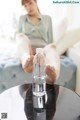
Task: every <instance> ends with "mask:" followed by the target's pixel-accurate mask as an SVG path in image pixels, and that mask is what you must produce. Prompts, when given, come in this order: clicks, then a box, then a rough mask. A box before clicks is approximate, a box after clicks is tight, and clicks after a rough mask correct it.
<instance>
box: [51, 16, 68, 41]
mask: <svg viewBox="0 0 80 120" xmlns="http://www.w3.org/2000/svg"><path fill="white" fill-rule="evenodd" d="M53 23H54V24H53V25H54V26H53V37H54V42H57V41H58V40H60V39H62V37H63V36H64V34H65V32H66V30H67V27H68V19H67V18H66V17H65V18H62V19H61V20H59V21H57V22H55V21H54V22H53Z"/></svg>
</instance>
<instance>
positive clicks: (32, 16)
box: [16, 0, 60, 120]
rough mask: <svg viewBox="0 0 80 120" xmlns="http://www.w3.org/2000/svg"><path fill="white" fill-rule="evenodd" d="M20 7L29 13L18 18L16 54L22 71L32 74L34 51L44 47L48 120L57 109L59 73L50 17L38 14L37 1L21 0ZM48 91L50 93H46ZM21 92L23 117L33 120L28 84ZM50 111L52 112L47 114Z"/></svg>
mask: <svg viewBox="0 0 80 120" xmlns="http://www.w3.org/2000/svg"><path fill="white" fill-rule="evenodd" d="M22 5H23V6H24V7H25V9H26V11H27V12H28V13H27V14H25V15H23V16H21V17H20V20H19V30H18V33H19V34H18V35H17V37H16V42H17V46H18V50H19V51H18V54H19V57H20V61H21V64H22V67H23V69H24V71H25V72H28V73H32V72H33V70H34V69H33V60H34V59H36V48H38V47H42V48H43V51H44V57H45V60H46V61H45V64H46V67H45V73H46V89H47V94H48V96H49V98H50V99H48V100H47V104H46V112H47V114H46V115H47V117H46V118H47V120H51V119H52V118H53V116H54V113H55V109H56V95H57V94H56V90H55V87H54V85H53V83H54V82H55V80H57V79H58V77H59V71H60V59H59V55H58V53H57V50H56V46H55V45H54V44H53V43H52V42H53V35H52V22H51V18H50V17H49V16H47V15H42V14H41V13H40V11H39V8H38V5H37V1H36V0H22ZM42 59H43V58H42ZM48 90H51V92H50V93H49V92H48ZM20 93H21V95H22V96H23V98H24V103H25V113H26V117H27V119H28V120H33V112H32V92H31V85H29V84H25V85H22V86H21V87H20ZM53 99H54V100H53ZM30 101H31V102H30ZM49 109H50V110H51V111H49V112H48V110H49ZM48 113H50V114H48Z"/></svg>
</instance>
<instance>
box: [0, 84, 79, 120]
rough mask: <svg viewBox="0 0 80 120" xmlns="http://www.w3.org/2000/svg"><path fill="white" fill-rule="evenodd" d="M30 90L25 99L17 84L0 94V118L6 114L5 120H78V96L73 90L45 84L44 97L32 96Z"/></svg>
mask: <svg viewBox="0 0 80 120" xmlns="http://www.w3.org/2000/svg"><path fill="white" fill-rule="evenodd" d="M31 90H32V89H30V90H29V92H27V93H26V97H25V100H23V98H22V97H21V96H20V94H19V86H16V87H13V88H10V89H8V90H6V91H5V92H3V93H2V94H0V119H2V117H6V114H7V118H5V119H6V120H22V119H23V120H80V97H79V96H78V95H77V94H76V93H75V92H73V91H71V90H69V89H67V88H64V87H62V86H58V85H54V86H51V87H50V86H47V95H46V96H45V97H44V96H43V97H42V98H41V97H38V98H33V94H32V91H31ZM34 99H35V101H36V102H35V103H34V104H33V100H34ZM37 103H38V104H39V106H38V107H35V106H37V105H38V104H37Z"/></svg>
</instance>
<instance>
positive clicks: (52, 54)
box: [44, 44, 60, 84]
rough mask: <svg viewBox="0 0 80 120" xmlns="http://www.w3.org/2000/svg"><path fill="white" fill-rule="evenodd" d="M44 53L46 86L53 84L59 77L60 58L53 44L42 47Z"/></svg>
mask: <svg viewBox="0 0 80 120" xmlns="http://www.w3.org/2000/svg"><path fill="white" fill-rule="evenodd" d="M44 53H45V63H46V69H45V72H46V74H47V76H46V82H47V83H48V84H53V83H54V82H55V80H57V79H58V77H59V73H60V57H59V54H58V52H57V49H56V46H55V45H54V44H49V45H47V46H46V47H44Z"/></svg>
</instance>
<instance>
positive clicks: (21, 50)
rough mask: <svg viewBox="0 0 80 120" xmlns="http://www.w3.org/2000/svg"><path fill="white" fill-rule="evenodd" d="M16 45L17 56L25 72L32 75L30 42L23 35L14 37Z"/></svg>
mask: <svg viewBox="0 0 80 120" xmlns="http://www.w3.org/2000/svg"><path fill="white" fill-rule="evenodd" d="M16 44H17V51H18V56H19V58H20V61H21V64H22V67H23V69H24V71H25V72H28V73H32V71H33V51H32V46H31V43H30V40H29V39H28V37H27V36H26V35H24V34H23V33H19V34H17V36H16Z"/></svg>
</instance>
